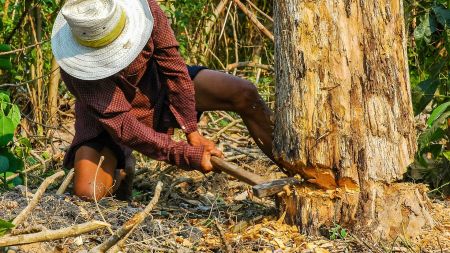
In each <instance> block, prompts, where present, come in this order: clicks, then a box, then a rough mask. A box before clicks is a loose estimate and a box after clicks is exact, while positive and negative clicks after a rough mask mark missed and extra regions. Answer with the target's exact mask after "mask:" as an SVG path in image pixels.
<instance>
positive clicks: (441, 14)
mask: <svg viewBox="0 0 450 253" xmlns="http://www.w3.org/2000/svg"><path fill="white" fill-rule="evenodd" d="M448 8H450V7H448ZM433 12H434V14H436V20H437V21H438V22H439V23H440V24H442V25H443V26H446V25H447V26H448V25H450V9H446V8H444V7H442V6H439V5H437V6H434V7H433Z"/></svg>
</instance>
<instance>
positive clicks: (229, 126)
mask: <svg viewBox="0 0 450 253" xmlns="http://www.w3.org/2000/svg"><path fill="white" fill-rule="evenodd" d="M241 122H242V120H241V119H235V120H233V121H232V122H231V123H230V124H228V125H227V126H226V127H224V128H222V129H221V130H220V131H219V132H217V134H215V135H214V136H213V137H212V138H211V140H212V141H217V140H219V138H220V136H221V135H222V134H223V133H225V131H227V130H228V129H230V128H232V127H233V126H234V125H236V124H238V123H241Z"/></svg>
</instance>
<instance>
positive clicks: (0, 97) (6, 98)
mask: <svg viewBox="0 0 450 253" xmlns="http://www.w3.org/2000/svg"><path fill="white" fill-rule="evenodd" d="M1 101H4V102H6V103H11V100H10V99H9V94H7V93H5V92H0V102H1Z"/></svg>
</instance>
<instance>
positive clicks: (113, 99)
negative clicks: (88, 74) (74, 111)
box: [61, 71, 203, 169]
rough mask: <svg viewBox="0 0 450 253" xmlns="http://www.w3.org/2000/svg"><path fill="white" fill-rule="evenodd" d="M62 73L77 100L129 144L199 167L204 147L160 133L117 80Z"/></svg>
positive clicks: (182, 164)
mask: <svg viewBox="0 0 450 253" xmlns="http://www.w3.org/2000/svg"><path fill="white" fill-rule="evenodd" d="M61 74H62V75H61V76H62V78H63V80H64V82H65V83H66V85H67V87H68V88H69V90H70V91H71V92H72V93H73V94H74V96H75V97H76V99H77V100H78V101H80V102H81V103H83V104H85V105H86V106H87V108H88V112H89V113H91V114H93V115H94V117H95V118H96V119H98V120H99V122H100V123H101V124H102V126H103V128H105V129H106V131H107V132H108V133H109V134H110V135H111V137H112V138H113V139H114V140H115V141H117V142H118V143H121V144H123V145H125V146H128V147H130V148H131V149H134V150H136V151H138V152H141V153H142V154H144V155H146V156H149V157H151V158H153V159H156V160H161V161H166V162H169V163H171V164H174V165H177V166H179V167H181V168H185V169H199V168H200V164H201V159H202V154H203V147H193V146H191V145H189V144H188V143H186V142H176V141H174V140H172V139H171V137H170V136H169V135H168V134H163V133H158V132H156V131H155V130H154V129H152V128H150V127H148V126H146V125H144V124H142V123H141V122H139V121H138V119H137V118H136V117H135V116H133V115H132V113H131V112H130V111H131V108H132V107H131V105H130V103H129V102H128V100H127V99H126V97H125V94H124V93H123V91H122V90H121V89H120V88H119V87H118V86H117V85H116V83H115V82H114V81H113V80H111V78H108V79H102V80H97V81H84V80H79V79H76V78H73V77H71V76H69V75H68V74H66V73H64V72H63V71H61Z"/></svg>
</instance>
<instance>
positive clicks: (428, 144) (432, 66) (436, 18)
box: [406, 0, 450, 194]
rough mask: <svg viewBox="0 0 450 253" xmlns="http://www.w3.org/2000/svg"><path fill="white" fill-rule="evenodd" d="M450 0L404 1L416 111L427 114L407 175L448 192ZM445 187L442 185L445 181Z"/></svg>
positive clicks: (449, 174) (416, 112)
mask: <svg viewBox="0 0 450 253" xmlns="http://www.w3.org/2000/svg"><path fill="white" fill-rule="evenodd" d="M449 4H450V2H449V1H447V0H445V1H444V0H433V1H431V0H424V1H409V2H407V3H406V13H407V17H408V19H407V21H408V27H409V30H410V31H411V33H412V34H411V36H410V37H411V39H410V41H409V48H408V54H409V65H410V77H411V78H410V79H411V86H412V99H413V107H414V113H415V115H419V114H430V115H429V117H428V120H427V122H426V123H427V128H426V129H425V130H424V131H423V132H422V133H420V135H419V137H418V152H417V153H416V156H415V162H414V163H413V164H412V165H411V166H410V168H409V171H408V175H409V177H411V178H412V179H414V180H419V181H421V182H426V183H428V184H430V186H431V187H432V188H435V189H439V191H440V192H441V193H442V194H450V187H449V186H448V184H447V183H448V182H449V181H450V167H449V165H450V162H449V159H448V154H449V146H450V145H449V127H448V121H447V119H448V118H449V117H450V110H449V109H450V94H449V88H450V9H449V6H448V5H449ZM446 184H447V186H446V187H443V186H444V185H446Z"/></svg>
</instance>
